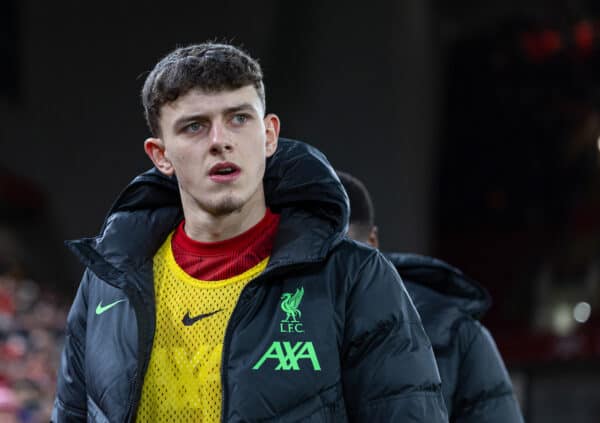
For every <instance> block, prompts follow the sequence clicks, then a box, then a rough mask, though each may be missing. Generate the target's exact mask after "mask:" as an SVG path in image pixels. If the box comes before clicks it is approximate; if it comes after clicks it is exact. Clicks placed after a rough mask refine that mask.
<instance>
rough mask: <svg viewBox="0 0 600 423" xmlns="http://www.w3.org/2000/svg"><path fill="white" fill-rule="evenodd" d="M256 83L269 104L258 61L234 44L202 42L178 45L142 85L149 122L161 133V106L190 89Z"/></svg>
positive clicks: (230, 87) (219, 88)
mask: <svg viewBox="0 0 600 423" xmlns="http://www.w3.org/2000/svg"><path fill="white" fill-rule="evenodd" d="M247 85H253V86H254V87H255V88H256V92H257V93H258V96H259V98H260V100H261V102H262V105H263V109H264V108H265V107H266V101H265V87H264V84H263V73H262V70H261V68H260V65H259V64H258V62H257V61H256V60H255V59H253V58H252V57H250V55H249V54H248V53H246V52H244V51H242V50H241V49H240V48H238V47H234V46H232V45H230V44H219V43H210V42H208V43H202V44H195V45H191V46H188V47H181V48H178V49H176V50H174V51H172V52H171V53H169V54H168V55H166V56H165V57H164V58H163V59H162V60H161V61H160V62H158V63H157V64H156V66H154V69H152V71H151V72H150V74H149V75H148V77H147V78H146V81H145V82H144V87H143V88H142V104H143V106H144V115H145V117H146V122H147V123H148V127H149V128H150V132H152V135H153V136H160V133H161V132H160V125H159V118H160V108H161V107H162V106H163V105H164V104H166V103H171V102H173V101H175V100H177V98H179V97H180V96H182V95H185V94H187V93H188V91H190V90H192V89H195V88H199V89H201V90H203V91H206V92H219V91H224V90H235V89H238V88H242V87H245V86H247Z"/></svg>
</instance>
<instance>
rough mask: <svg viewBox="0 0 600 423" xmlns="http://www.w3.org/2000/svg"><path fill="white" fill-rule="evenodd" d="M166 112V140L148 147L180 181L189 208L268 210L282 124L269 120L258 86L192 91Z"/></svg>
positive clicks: (221, 211)
mask: <svg viewBox="0 0 600 423" xmlns="http://www.w3.org/2000/svg"><path fill="white" fill-rule="evenodd" d="M160 112H161V113H160V120H159V124H160V128H161V132H162V136H161V138H160V139H158V138H150V139H148V140H147V141H146V145H145V148H146V152H147V153H148V155H149V156H150V157H151V159H152V160H153V161H154V163H155V164H156V166H157V167H158V168H159V170H161V171H162V172H163V173H165V174H167V175H170V174H172V173H175V175H176V176H177V180H178V182H179V188H180V191H181V198H182V203H183V205H184V208H186V206H187V207H192V208H193V209H196V208H200V209H201V210H203V211H204V212H207V213H209V214H211V215H213V216H222V215H226V214H230V213H233V212H235V211H238V210H241V209H242V208H244V207H246V208H247V207H252V206H253V205H260V204H261V203H262V206H264V193H263V185H262V180H263V175H264V172H265V161H266V158H267V157H269V156H271V155H272V154H273V153H274V152H275V150H276V148H277V137H278V134H279V120H278V118H277V116H275V115H267V116H266V117H264V118H263V114H264V111H263V106H262V103H261V101H260V98H259V97H258V94H257V92H256V89H255V88H254V87H253V86H245V87H242V88H239V89H236V90H231V91H221V92H217V93H212V92H209V93H207V92H204V91H202V90H192V91H190V92H188V93H187V94H185V95H183V96H181V97H179V98H178V99H177V100H175V101H174V102H172V103H168V104H165V105H164V106H162V108H161V111H160ZM149 143H150V145H149ZM153 145H154V147H155V148H154V150H152V146H153Z"/></svg>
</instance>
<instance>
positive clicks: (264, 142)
mask: <svg viewBox="0 0 600 423" xmlns="http://www.w3.org/2000/svg"><path fill="white" fill-rule="evenodd" d="M142 99H143V104H144V109H145V113H146V118H147V121H148V124H149V127H150V129H151V132H152V137H151V138H148V139H147V140H146V142H145V144H144V147H145V151H146V153H147V154H148V156H149V157H150V159H151V160H152V162H153V163H154V165H155V169H153V170H151V171H149V172H146V173H145V174H143V175H140V176H138V177H137V178H135V179H134V180H133V181H132V182H131V184H130V185H129V186H128V187H127V188H126V189H125V190H124V191H123V193H122V194H121V195H120V197H119V198H118V199H117V201H116V202H115V204H114V205H113V207H112V209H111V210H110V212H109V213H108V217H107V218H106V221H105V223H104V225H103V228H102V230H101V233H100V235H99V236H97V237H96V238H91V239H82V240H79V241H75V242H72V243H70V247H71V249H72V250H73V251H74V252H75V254H77V255H78V256H79V258H80V259H81V260H82V261H83V263H84V264H85V265H86V267H87V269H86V271H85V274H84V277H83V280H82V283H81V285H80V287H79V290H78V293H77V296H76V298H75V301H74V304H73V306H72V309H71V311H70V314H69V317H68V323H67V326H68V329H67V339H66V345H65V348H64V353H63V359H62V363H61V369H60V373H59V380H58V390H57V397H56V402H55V409H54V414H53V420H54V421H57V422H63V421H81V420H85V419H86V418H87V419H89V420H92V421H98V422H107V421H110V422H129V421H133V420H137V421H157V422H162V421H171V422H173V421H186V422H192V421H193V422H217V421H227V422H255V421H281V422H296V421H304V422H313V423H317V422H333V421H335V422H344V421H353V422H367V421H368V422H390V421H398V422H428V423H430V422H442V421H447V417H446V414H445V408H444V405H443V398H442V395H441V390H440V385H439V383H440V380H439V375H438V372H437V369H436V366H435V360H434V357H433V352H432V350H431V346H430V344H429V341H428V339H427V337H426V335H425V332H424V330H423V327H422V326H421V323H420V321H419V318H418V315H417V313H416V311H415V309H414V308H413V306H412V303H411V302H410V300H409V298H408V296H407V294H406V291H405V290H404V288H403V286H402V284H401V281H400V279H399V277H398V275H397V274H396V272H395V271H394V269H393V268H392V267H391V266H390V265H389V264H388V262H387V261H386V260H385V259H384V258H383V257H382V256H381V255H380V253H378V252H377V251H376V250H373V249H371V248H368V247H366V246H359V245H358V244H356V243H354V242H351V241H349V240H347V239H345V238H344V233H345V228H346V225H347V219H348V204H347V197H346V194H345V193H344V191H343V189H342V186H341V184H340V183H339V180H338V179H337V177H336V176H335V172H334V171H333V170H332V168H331V167H330V165H329V164H328V163H327V161H326V159H325V158H324V156H323V155H322V154H321V153H319V152H318V151H316V150H315V149H313V148H311V147H309V146H307V145H305V144H302V143H299V142H294V141H291V140H283V139H281V140H279V139H278V134H279V119H278V118H277V116H275V115H273V114H265V95H264V86H263V82H262V73H261V70H260V67H259V65H258V64H257V62H256V61H255V60H253V59H252V58H250V57H249V56H248V55H247V54H245V53H243V52H241V51H240V50H238V49H236V48H234V47H232V46H230V45H223V44H200V45H194V46H191V47H186V48H181V49H177V50H175V51H174V52H172V53H171V54H169V55H168V56H166V57H165V58H164V59H162V60H161V61H160V62H159V63H158V64H157V65H156V66H155V68H154V70H153V71H152V72H151V73H150V74H149V76H148V78H147V79H146V82H145V84H144V88H143V91H142ZM267 158H268V160H267Z"/></svg>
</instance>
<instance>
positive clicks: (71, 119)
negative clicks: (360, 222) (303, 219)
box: [0, 0, 600, 423]
mask: <svg viewBox="0 0 600 423" xmlns="http://www.w3.org/2000/svg"><path fill="white" fill-rule="evenodd" d="M207 39H214V40H219V41H231V42H233V43H235V44H238V45H242V46H243V47H245V48H246V49H247V50H249V52H250V53H251V54H252V55H253V56H255V57H258V58H259V59H260V61H261V64H262V65H263V68H264V72H265V76H266V87H267V103H268V104H267V108H268V110H269V111H271V112H275V113H278V114H279V115H280V117H281V119H282V135H283V136H286V137H290V138H297V139H302V140H306V141H308V142H310V143H312V144H314V145H315V146H317V147H319V148H320V149H321V150H323V151H324V152H325V153H326V154H327V156H328V157H329V159H330V160H331V162H332V163H333V164H334V165H335V166H336V167H337V168H339V169H344V170H347V171H349V172H351V173H353V174H354V175H356V176H358V177H359V178H360V179H362V180H363V181H364V182H365V183H366V184H367V186H368V187H369V189H370V191H371V193H372V195H373V198H374V200H375V204H376V213H377V223H378V226H379V228H380V234H381V240H382V249H383V250H395V251H411V252H419V253H426V254H431V255H436V256H438V257H440V258H442V259H445V260H447V261H449V262H450V263H452V264H453V265H455V266H457V267H460V268H462V269H463V270H464V271H465V272H466V273H467V274H468V275H470V276H471V277H473V278H474V279H476V280H478V281H480V282H481V283H482V284H483V285H484V286H486V287H487V288H488V289H489V290H490V291H491V292H492V294H493V297H494V306H493V308H492V309H491V311H490V312H489V313H488V315H487V316H486V318H485V319H484V323H485V324H486V325H487V326H488V327H489V328H490V329H491V331H492V333H493V334H494V336H495V338H496V340H497V342H498V346H499V349H500V351H501V353H502V355H503V357H504V359H505V361H506V363H507V365H508V367H509V369H510V371H511V375H512V376H513V380H514V383H515V388H516V390H517V394H518V396H519V399H520V401H521V404H522V406H523V410H524V412H525V414H526V417H527V420H528V421H529V422H535V423H537V422H549V423H553V422H565V421H570V422H582V423H587V422H597V421H598V419H599V417H598V416H600V313H599V312H598V310H600V191H599V188H600V172H599V171H600V3H598V2H597V1H592V0H587V1H586V0H579V1H577V0H562V1H558V0H544V1H541V0H520V1H515V0H503V1H491V2H481V1H475V0H456V1H453V2H447V1H446V2H444V1H441V0H438V1H434V0H405V1H402V2H400V1H381V2H370V3H368V4H365V3H364V2H353V1H350V2H348V1H346V2H317V1H304V2H279V1H274V0H257V1H254V2H237V1H227V0H223V1H220V2H213V3H208V2H195V3H188V2H180V1H176V0H174V1H170V2H168V3H163V4H162V5H161V6H150V3H148V2H142V1H126V0H122V1H120V2H110V1H104V2H80V1H79V2H76V1H63V2H38V1H27V0H25V1H17V0H3V1H2V2H1V3H0V57H1V62H0V122H1V125H0V146H1V150H0V152H1V153H2V154H1V155H0V273H1V274H2V275H4V276H2V277H0V362H1V363H2V364H1V365H0V420H2V418H6V419H8V418H9V417H4V416H9V415H10V416H12V417H10V418H14V416H15V413H16V415H18V418H19V419H20V420H19V421H38V420H36V419H41V420H40V421H43V419H44V417H43V416H45V413H47V410H48V408H49V407H50V405H49V404H50V402H51V398H52V394H53V383H54V379H53V378H54V377H55V367H53V366H55V365H56V364H55V363H56V360H57V356H58V353H57V348H56V345H60V339H61V336H62V335H61V328H62V325H63V323H64V313H65V312H66V309H67V307H68V305H69V303H70V301H71V300H72V297H73V295H74V290H75V288H76V286H77V283H78V279H79V275H80V272H81V270H82V269H81V268H80V266H79V265H78V264H77V262H76V260H75V259H74V258H72V257H70V256H69V255H68V254H67V252H66V250H65V249H64V247H63V246H62V240H63V239H69V238H77V237H81V236H91V235H94V234H96V233H97V231H98V230H99V228H100V225H101V223H102V220H103V218H104V214H105V213H106V211H107V210H108V208H109V207H110V204H111V202H112V201H113V199H114V198H115V197H116V196H117V194H118V193H119V192H120V190H121V189H122V188H123V187H124V185H125V184H126V183H127V182H128V181H129V180H130V179H131V178H132V177H133V176H135V175H136V174H137V173H139V172H141V171H143V170H145V169H147V168H149V167H150V162H149V160H148V159H147V158H146V157H145V155H144V153H143V150H142V143H143V140H144V139H145V137H146V136H148V131H147V129H146V127H145V123H144V120H143V117H142V109H141V106H140V101H139V91H140V89H141V85H142V83H143V80H144V78H145V75H146V73H147V72H148V71H149V70H150V69H151V68H152V66H153V65H154V63H155V62H156V61H157V60H158V59H159V58H160V57H161V56H162V55H164V54H166V53H167V52H169V51H170V50H172V49H173V48H175V47H177V46H181V45H186V44H189V43H194V42H201V41H205V40H207ZM40 308H42V309H43V310H45V313H46V314H45V315H43V317H42V319H41V320H40V317H39V313H37V311H38V310H39V309H40ZM57 340H58V342H56V341H57ZM2 413H5V414H2ZM2 421H5V420H2ZM6 421H8V420H6Z"/></svg>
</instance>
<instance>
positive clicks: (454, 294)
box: [337, 171, 523, 423]
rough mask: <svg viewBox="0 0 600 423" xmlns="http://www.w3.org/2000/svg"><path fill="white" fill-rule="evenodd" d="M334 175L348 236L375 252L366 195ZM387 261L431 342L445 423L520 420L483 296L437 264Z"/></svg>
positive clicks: (410, 257)
mask: <svg viewBox="0 0 600 423" xmlns="http://www.w3.org/2000/svg"><path fill="white" fill-rule="evenodd" d="M337 173H338V176H339V177H340V180H341V182H342V184H343V185H344V188H345V189H346V192H347V193H348V197H349V198H350V225H349V228H348V236H349V237H350V238H352V239H355V240H357V241H360V242H364V243H367V244H370V245H371V246H373V247H375V248H378V247H379V239H378V233H377V231H378V228H377V226H376V225H375V208H374V206H373V202H372V200H371V196H370V194H369V191H368V190H367V188H366V187H365V185H364V184H363V183H362V182H361V181H360V180H359V179H357V178H356V177H354V176H352V175H350V174H348V173H346V172H342V171H337ZM387 258H388V259H389V260H390V261H391V262H392V263H393V264H394V266H395V267H396V270H397V271H398V273H399V274H400V276H401V278H402V281H403V282H404V284H405V286H406V289H407V290H408V292H409V294H410V296H411V298H412V300H413V302H414V304H415V307H416V308H417V311H418V312H419V314H420V316H421V319H422V322H423V326H424V327H425V331H426V332H427V335H428V336H429V338H430V340H431V343H432V346H433V350H434V353H435V357H436V360H437V364H438V368H439V371H440V375H441V378H442V392H443V394H444V400H445V402H446V408H447V409H448V416H449V418H450V422H455V423H459V422H460V423H520V422H523V417H522V415H521V411H520V409H519V405H518V403H517V400H516V398H515V395H514V393H513V389H512V384H511V381H510V379H509V376H508V373H507V371H506V368H505V366H504V362H503V361H502V358H501V356H500V354H499V352H498V350H497V348H496V345H495V343H494V340H493V339H492V336H491V334H490V333H489V331H488V330H487V329H486V328H485V327H484V326H483V325H482V324H481V323H480V322H479V321H478V320H479V319H481V318H482V317H483V315H484V313H485V312H486V311H487V309H488V308H489V307H490V305H491V299H490V296H489V294H488V292H487V291H486V290H485V289H484V288H483V287H482V286H480V285H479V284H478V283H476V282H475V281H473V280H471V279H469V278H468V277H467V276H465V275H464V274H463V273H462V272H461V271H460V270H458V269H456V268H454V267H452V266H450V265H449V264H447V263H445V262H443V261H441V260H438V259H435V258H432V257H426V256H421V255H417V254H405V253H392V254H387Z"/></svg>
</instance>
